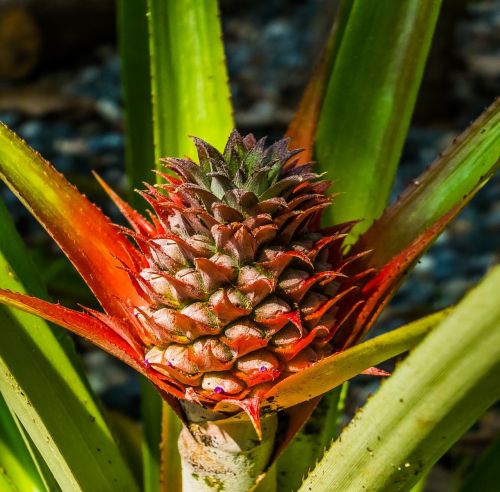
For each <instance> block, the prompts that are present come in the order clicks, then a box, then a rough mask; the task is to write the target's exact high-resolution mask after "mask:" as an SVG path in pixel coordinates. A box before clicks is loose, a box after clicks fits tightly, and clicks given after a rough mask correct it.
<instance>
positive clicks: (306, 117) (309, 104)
mask: <svg viewBox="0 0 500 492" xmlns="http://www.w3.org/2000/svg"><path fill="white" fill-rule="evenodd" d="M351 7H352V2H351V1H350V0H348V1H345V0H344V1H342V2H341V4H340V6H339V11H338V14H337V16H336V18H335V22H334V23H333V26H332V29H331V31H330V35H329V37H328V41H327V43H326V45H325V47H324V49H323V53H322V54H321V58H320V60H319V62H318V64H317V65H316V67H315V68H314V70H313V73H312V75H311V78H310V80H309V82H308V84H307V87H306V88H305V90H304V93H303V95H302V98H301V100H300V103H299V107H298V109H297V111H296V112H295V115H294V117H293V119H292V121H291V122H290V125H289V126H288V129H287V132H286V136H287V137H289V138H290V139H291V147H292V148H300V149H304V151H303V152H302V153H301V154H299V155H298V156H297V159H298V162H297V164H305V163H307V162H309V161H311V160H312V159H313V153H314V143H315V139H316V130H317V127H318V120H319V115H320V111H321V106H322V103H323V98H324V96H325V90H326V85H327V82H328V75H329V74H330V72H331V71H332V67H333V65H334V63H335V59H336V56H337V52H338V49H339V47H340V45H341V42H342V36H343V34H344V31H345V26H346V24H347V20H348V19H349V12H350V10H351Z"/></svg>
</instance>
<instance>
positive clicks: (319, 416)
mask: <svg viewBox="0 0 500 492" xmlns="http://www.w3.org/2000/svg"><path fill="white" fill-rule="evenodd" d="M346 389H347V383H345V384H344V385H342V386H337V387H336V388H334V389H333V390H332V391H330V392H329V393H328V394H327V395H325V397H323V398H322V400H321V401H320V402H319V404H318V406H317V407H316V409H315V410H314V412H313V413H312V415H311V417H310V418H309V419H308V420H307V421H306V422H305V424H304V427H303V428H302V429H301V430H300V432H298V433H297V435H296V436H295V437H294V439H293V441H292V442H291V443H290V444H289V445H288V446H287V447H286V448H285V450H284V451H283V453H282V454H281V455H280V456H279V457H278V460H277V463H276V466H277V479H278V490H297V489H298V488H299V487H300V484H301V483H302V480H303V478H304V477H305V476H306V475H307V473H308V471H309V469H310V468H311V467H312V466H313V464H314V463H316V462H317V461H318V460H319V459H320V458H321V457H322V456H323V453H324V451H325V449H326V448H327V446H328V445H329V444H330V442H331V441H332V439H333V438H334V437H335V436H336V434H337V431H338V419H339V416H340V413H341V412H342V408H343V405H344V397H345V390H346Z"/></svg>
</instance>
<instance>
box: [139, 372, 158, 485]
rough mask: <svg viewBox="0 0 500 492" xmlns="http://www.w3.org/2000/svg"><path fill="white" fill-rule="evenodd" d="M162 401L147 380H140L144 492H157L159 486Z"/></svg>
mask: <svg viewBox="0 0 500 492" xmlns="http://www.w3.org/2000/svg"><path fill="white" fill-rule="evenodd" d="M161 414H162V399H161V396H160V394H159V393H158V391H157V390H156V389H155V388H154V387H153V385H152V384H151V383H150V382H149V381H148V380H147V379H141V420H142V424H143V441H142V463H143V473H144V478H143V485H144V490H145V492H159V491H160V484H161V480H162V478H161V450H160V446H161V421H162V419H161Z"/></svg>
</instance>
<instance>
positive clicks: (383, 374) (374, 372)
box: [361, 367, 391, 377]
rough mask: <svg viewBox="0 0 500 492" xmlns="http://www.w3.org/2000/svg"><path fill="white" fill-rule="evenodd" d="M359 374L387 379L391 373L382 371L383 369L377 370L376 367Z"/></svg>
mask: <svg viewBox="0 0 500 492" xmlns="http://www.w3.org/2000/svg"><path fill="white" fill-rule="evenodd" d="M361 374H365V375H366V376H380V377H387V376H390V375H391V373H390V372H387V371H384V370H383V369H379V368H378V367H369V368H368V369H365V370H364V371H363V372H362V373H361Z"/></svg>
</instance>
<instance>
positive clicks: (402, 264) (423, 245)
mask: <svg viewBox="0 0 500 492" xmlns="http://www.w3.org/2000/svg"><path fill="white" fill-rule="evenodd" d="M459 211H460V208H459V207H456V208H454V209H453V210H451V211H449V212H448V213H447V214H446V215H444V216H443V217H441V219H440V220H439V221H438V222H436V223H435V224H434V225H433V226H432V227H430V228H429V229H427V230H425V231H424V232H422V233H421V234H420V235H419V236H418V237H417V238H416V239H415V240H414V241H413V242H412V243H411V244H410V245H409V246H408V247H407V248H405V249H404V250H403V251H401V252H400V253H399V254H398V255H397V256H395V257H394V258H393V259H392V260H391V261H389V262H388V263H387V264H386V265H384V267H383V268H382V269H381V270H380V271H379V272H378V273H377V275H376V276H375V277H374V278H372V279H371V280H370V281H369V282H368V283H367V284H366V285H365V286H364V287H363V289H362V294H363V296H364V297H365V298H366V302H365V304H364V305H363V307H362V309H361V311H360V313H359V314H358V315H357V317H356V320H355V321H354V325H353V327H352V328H351V330H350V332H349V336H348V337H347V339H346V340H345V341H344V342H343V347H344V348H346V347H351V346H352V345H354V344H355V343H356V342H357V341H359V340H360V339H361V338H362V337H363V336H364V335H365V334H366V333H367V332H368V330H369V329H370V328H371V326H372V325H373V323H374V322H375V320H376V319H377V317H378V315H379V314H380V313H381V312H382V309H384V307H385V306H386V305H387V303H388V302H389V301H390V300H391V298H392V296H393V295H394V293H395V292H396V289H397V287H398V285H399V284H400V283H401V281H402V280H403V277H404V276H405V275H406V273H407V272H408V270H409V269H410V267H411V266H412V265H413V264H414V263H415V262H416V261H417V260H418V258H419V257H420V256H421V255H422V254H423V253H424V252H425V250H426V249H427V248H428V247H429V246H430V244H431V243H432V242H433V241H434V239H436V238H437V237H438V236H439V234H441V232H442V231H443V229H444V228H445V227H446V226H447V225H448V223H449V222H450V221H451V220H452V219H453V218H454V217H455V216H456V215H457V213H458V212H459Z"/></svg>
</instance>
